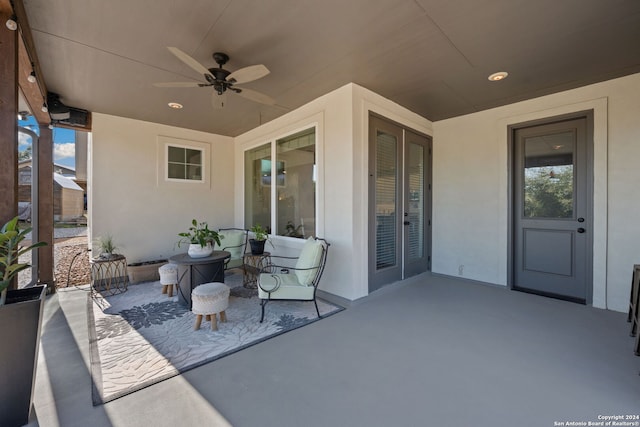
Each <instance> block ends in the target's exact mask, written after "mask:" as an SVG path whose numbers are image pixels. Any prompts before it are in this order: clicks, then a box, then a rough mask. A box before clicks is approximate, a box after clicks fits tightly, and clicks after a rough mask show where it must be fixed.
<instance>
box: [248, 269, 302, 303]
mask: <svg viewBox="0 0 640 427" xmlns="http://www.w3.org/2000/svg"><path fill="white" fill-rule="evenodd" d="M258 280H259V283H260V286H258V297H259V298H261V299H269V298H272V299H294V300H312V299H313V291H314V288H313V286H307V285H304V286H303V285H301V284H300V282H299V281H298V276H297V275H295V274H270V273H262V274H261V275H260V276H259V278H258ZM278 282H280V287H279V288H278V289H277V290H276V291H274V292H272V293H271V297H269V293H268V292H265V291H263V290H262V289H263V288H264V289H267V290H270V289H273V288H275V287H276V285H277V284H278Z"/></svg>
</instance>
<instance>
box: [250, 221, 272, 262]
mask: <svg viewBox="0 0 640 427" xmlns="http://www.w3.org/2000/svg"><path fill="white" fill-rule="evenodd" d="M249 231H251V232H252V233H253V239H249V244H250V245H251V254H252V255H262V254H263V253H264V244H265V243H266V242H267V241H268V242H269V243H270V244H271V245H272V246H273V244H272V243H271V240H269V234H268V233H267V230H266V229H265V228H264V227H262V226H261V225H260V224H256V225H254V226H253V227H251V229H250V230H249Z"/></svg>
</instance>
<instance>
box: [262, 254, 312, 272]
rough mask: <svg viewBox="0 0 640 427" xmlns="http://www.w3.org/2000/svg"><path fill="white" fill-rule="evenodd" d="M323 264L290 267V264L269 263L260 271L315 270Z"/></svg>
mask: <svg viewBox="0 0 640 427" xmlns="http://www.w3.org/2000/svg"><path fill="white" fill-rule="evenodd" d="M294 259H295V258H294ZM321 265H322V264H318V265H314V266H312V267H307V268H297V267H289V266H288V265H278V264H267V265H265V266H264V267H262V269H261V270H260V273H272V274H273V273H277V272H278V269H280V271H283V270H286V272H287V273H288V272H289V271H291V270H294V271H307V270H314V269H317V268H320V266H321ZM285 274H286V273H285Z"/></svg>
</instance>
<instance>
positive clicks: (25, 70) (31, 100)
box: [18, 37, 51, 127]
mask: <svg viewBox="0 0 640 427" xmlns="http://www.w3.org/2000/svg"><path fill="white" fill-rule="evenodd" d="M32 70H33V67H32V65H31V57H30V56H29V54H28V53H27V48H26V46H25V44H24V41H23V39H22V37H19V38H18V85H19V86H20V90H21V92H22V95H23V96H24V99H25V101H26V102H27V104H28V105H29V109H30V110H31V114H33V116H34V117H35V119H36V121H37V122H38V123H39V124H40V125H42V126H43V127H45V126H48V125H49V123H50V122H51V117H49V113H45V112H43V111H42V104H44V103H45V102H46V96H47V95H46V94H47V92H46V88H45V89H44V92H42V88H43V87H45V85H44V82H41V81H42V80H43V77H42V75H40V77H38V74H37V73H36V82H35V83H30V82H29V80H27V78H28V77H29V74H31V71H32Z"/></svg>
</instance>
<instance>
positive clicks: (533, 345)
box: [32, 273, 640, 427]
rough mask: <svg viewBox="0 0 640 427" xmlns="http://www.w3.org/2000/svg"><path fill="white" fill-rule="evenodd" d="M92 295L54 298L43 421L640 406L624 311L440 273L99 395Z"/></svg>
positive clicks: (451, 416) (264, 421) (346, 419)
mask: <svg viewBox="0 0 640 427" xmlns="http://www.w3.org/2000/svg"><path fill="white" fill-rule="evenodd" d="M133 286H139V285H133ZM86 298H87V296H86V292H84V291H82V290H78V289H65V290H62V291H60V292H59V293H58V294H57V295H55V296H53V297H52V298H50V300H49V301H48V303H47V306H46V311H45V324H44V328H43V336H42V344H41V348H42V350H41V357H40V360H39V366H38V378H37V382H36V393H35V398H34V409H35V411H34V413H35V415H36V416H37V423H36V422H34V423H33V424H32V425H33V426H36V425H39V426H42V427H49V426H51V427H54V426H55V427H57V426H65V427H66V426H86V425H92V426H96V427H98V426H118V427H123V426H140V425H163V426H165V425H166V426H169V425H185V426H187V425H212V426H213V425H215V426H225V425H233V426H238V427H240V426H264V427H268V426H273V427H276V426H302V425H304V426H318V427H321V426H330V425H344V426H390V425H397V426H410V425H430V426H471V425H472V426H478V427H481V426H486V427H490V426H491V427H502V426H505V427H507V426H513V425H520V426H531V427H540V426H554V425H560V424H554V422H558V423H560V422H570V421H573V422H585V423H586V422H589V421H591V422H599V421H602V418H600V417H603V416H612V415H636V416H637V415H639V414H638V396H640V381H639V377H638V372H639V370H640V363H639V362H640V361H639V359H638V357H636V356H634V355H633V351H632V346H633V339H632V338H631V337H629V324H628V323H626V319H625V315H624V314H622V313H616V312H612V311H607V310H600V309H595V308H592V307H587V306H583V305H578V304H573V303H569V302H564V301H558V300H554V299H548V298H544V297H539V296H535V295H529V294H523V293H519V292H511V291H508V290H506V289H503V288H499V287H492V286H486V285H478V284H477V283H473V282H469V281H464V280H459V279H453V278H448V277H442V276H434V275H431V274H428V273H426V274H423V275H420V276H416V277H413V278H411V279H408V280H406V281H404V282H401V283H397V284H395V285H392V286H390V287H387V288H384V289H383V290H381V291H378V292H376V293H374V294H372V295H370V296H368V297H366V298H363V299H361V300H359V301H358V302H357V303H354V304H353V305H352V306H351V307H349V308H348V309H347V310H345V311H343V312H341V313H338V314H335V315H333V316H331V317H328V318H326V319H323V320H321V321H319V322H316V323H314V324H312V325H309V326H305V327H303V328H301V329H298V330H295V331H292V332H288V333H286V334H284V335H281V336H279V337H276V338H274V339H271V340H269V341H266V342H263V343H260V344H258V345H255V346H252V347H250V348H247V349H245V350H242V351H240V352H237V353H235V354H232V355H230V356H227V357H225V358H223V359H220V360H217V361H215V362H213V363H209V364H207V365H205V366H202V367H199V368H196V369H193V370H191V371H188V372H186V373H184V374H182V375H180V376H177V377H174V378H171V379H168V380H165V381H163V382H160V383H158V384H155V385H153V386H151V387H148V388H146V389H144V390H140V391H137V392H135V393H133V394H130V395H128V396H124V397H122V398H119V399H116V400H114V401H112V402H109V403H106V404H104V405H100V406H95V407H94V406H92V402H91V392H90V386H91V378H90V375H89V372H90V368H89V363H90V362H89V354H88V334H87V316H86V311H87V310H86V304H87V300H86ZM256 310H258V307H256ZM635 421H637V420H634V421H632V422H635ZM576 425H578V424H576Z"/></svg>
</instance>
